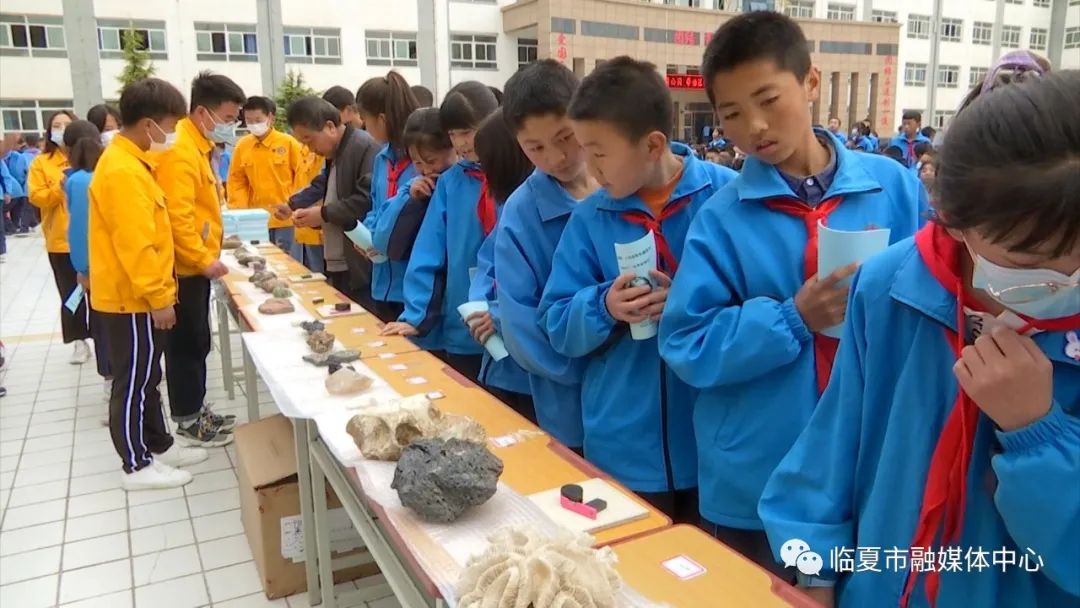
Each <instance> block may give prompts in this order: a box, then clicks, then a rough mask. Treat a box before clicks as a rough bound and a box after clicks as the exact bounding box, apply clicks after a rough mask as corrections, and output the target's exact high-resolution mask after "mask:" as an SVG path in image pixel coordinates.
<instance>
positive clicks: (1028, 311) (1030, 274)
mask: <svg viewBox="0 0 1080 608" xmlns="http://www.w3.org/2000/svg"><path fill="white" fill-rule="evenodd" d="M969 249H970V248H969ZM971 258H972V260H974V263H975V269H974V272H973V273H972V277H971V286H972V287H974V288H975V289H981V290H982V291H984V292H986V293H987V294H988V295H989V296H990V297H992V298H994V299H995V300H997V301H998V302H1000V303H1001V305H1002V306H1005V307H1006V308H1009V309H1010V310H1013V311H1015V312H1018V313H1020V314H1022V315H1024V316H1027V317H1030V318H1032V319H1060V318H1063V317H1069V316H1072V315H1075V314H1080V269H1077V270H1076V272H1074V273H1073V274H1072V276H1069V275H1066V274H1062V273H1060V272H1058V271H1056V270H1051V269H1049V268H1006V267H1005V266H999V265H997V264H995V263H993V262H991V261H989V260H987V259H986V258H984V257H982V256H981V255H979V254H977V253H974V252H972V255H971Z"/></svg>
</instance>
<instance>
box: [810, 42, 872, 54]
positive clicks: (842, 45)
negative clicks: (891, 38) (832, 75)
mask: <svg viewBox="0 0 1080 608" xmlns="http://www.w3.org/2000/svg"><path fill="white" fill-rule="evenodd" d="M873 48H874V45H872V44H870V43H869V42H839V41H833V40H822V41H821V44H820V45H819V49H820V51H821V52H822V53H838V54H843V55H869V54H871V53H872V52H873Z"/></svg>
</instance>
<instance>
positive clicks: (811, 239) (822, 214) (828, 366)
mask: <svg viewBox="0 0 1080 608" xmlns="http://www.w3.org/2000/svg"><path fill="white" fill-rule="evenodd" d="M843 200H844V197H842V196H834V197H832V198H828V199H825V200H823V201H821V203H819V204H818V205H817V206H814V207H811V206H810V205H809V204H807V203H805V202H803V201H800V200H798V199H796V198H770V199H767V200H766V201H765V206H766V207H768V208H769V209H772V210H773V211H779V212H781V213H786V214H788V215H793V216H795V217H798V218H801V219H802V220H803V222H804V223H805V224H806V248H805V249H804V250H803V278H804V279H809V278H810V277H812V276H814V275H815V274H817V260H818V221H820V222H821V223H822V224H827V223H828V217H829V214H830V213H832V212H833V211H834V210H836V208H837V207H839V206H840V203H841V202H843ZM818 278H822V277H818ZM839 345H840V341H839V340H837V339H836V338H830V337H829V336H826V335H823V334H814V367H815V371H816V373H817V389H818V395H820V394H821V393H823V392H825V387H826V386H828V384H829V375H830V374H832V366H833V361H834V360H835V359H836V349H837V347H838V346H839Z"/></svg>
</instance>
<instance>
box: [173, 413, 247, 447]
mask: <svg viewBox="0 0 1080 608" xmlns="http://www.w3.org/2000/svg"><path fill="white" fill-rule="evenodd" d="M176 440H177V441H179V442H180V443H181V445H186V446H189V447H202V448H220V447H223V446H226V445H229V444H230V443H232V441H233V434H232V433H230V432H228V431H223V430H222V429H221V427H220V426H218V425H216V424H214V421H213V420H212V419H211V418H210V417H209V416H199V419H198V420H197V421H195V422H194V423H192V424H191V425H189V426H187V427H183V426H178V427H177V428H176Z"/></svg>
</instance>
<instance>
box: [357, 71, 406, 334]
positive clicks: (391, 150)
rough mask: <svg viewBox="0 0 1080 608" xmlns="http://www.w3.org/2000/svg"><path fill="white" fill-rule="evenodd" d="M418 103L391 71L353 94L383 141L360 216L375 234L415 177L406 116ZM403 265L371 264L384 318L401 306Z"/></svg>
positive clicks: (373, 294)
mask: <svg viewBox="0 0 1080 608" xmlns="http://www.w3.org/2000/svg"><path fill="white" fill-rule="evenodd" d="M418 106H419V104H418V103H417V101H416V97H415V96H414V95H413V94H412V91H411V90H410V89H409V83H408V82H406V81H405V78H404V77H402V76H401V74H398V73H397V72H394V71H391V72H388V73H387V74H386V76H378V77H375V78H370V79H368V80H367V81H366V82H364V84H362V85H360V89H359V90H357V92H356V109H357V113H358V114H359V115H360V118H361V119H363V121H364V128H365V129H366V130H367V132H368V133H369V134H371V136H372V137H373V138H375V141H377V142H379V143H381V144H383V147H382V149H381V150H379V153H378V154H377V155H376V156H375V163H374V165H373V166H372V170H371V211H370V212H368V214H367V217H365V218H364V226H366V227H367V229H368V230H369V231H372V232H373V233H374V231H375V229H376V227H377V226H378V223H379V217H380V216H381V215H382V214H383V213H384V211H385V209H386V207H387V205H388V204H389V202H390V200H391V199H393V198H394V197H396V196H397V195H398V193H399V192H402V191H404V192H408V184H409V180H411V179H412V178H414V177H416V168H415V167H413V163H412V159H410V158H409V151H408V149H407V148H406V146H405V142H404V133H405V122H406V120H408V118H409V115H410V114H412V113H413V112H414V111H415V110H416V108H417V107H418ZM372 236H373V237H374V234H372ZM372 240H373V241H374V238H373V239H372ZM385 251H386V250H385V249H384V250H381V251H380V252H379V253H385ZM405 268H406V265H405V263H404V262H403V261H400V260H386V261H384V262H380V263H373V264H372V269H371V299H372V300H373V301H374V302H375V308H376V310H375V313H376V316H378V317H379V318H380V319H382V320H383V321H392V320H393V319H396V318H397V317H398V316H399V315H400V314H401V311H402V309H403V308H404V307H403V305H402V303H403V302H404V301H405V296H404V294H403V293H402V281H403V279H404V278H405Z"/></svg>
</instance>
